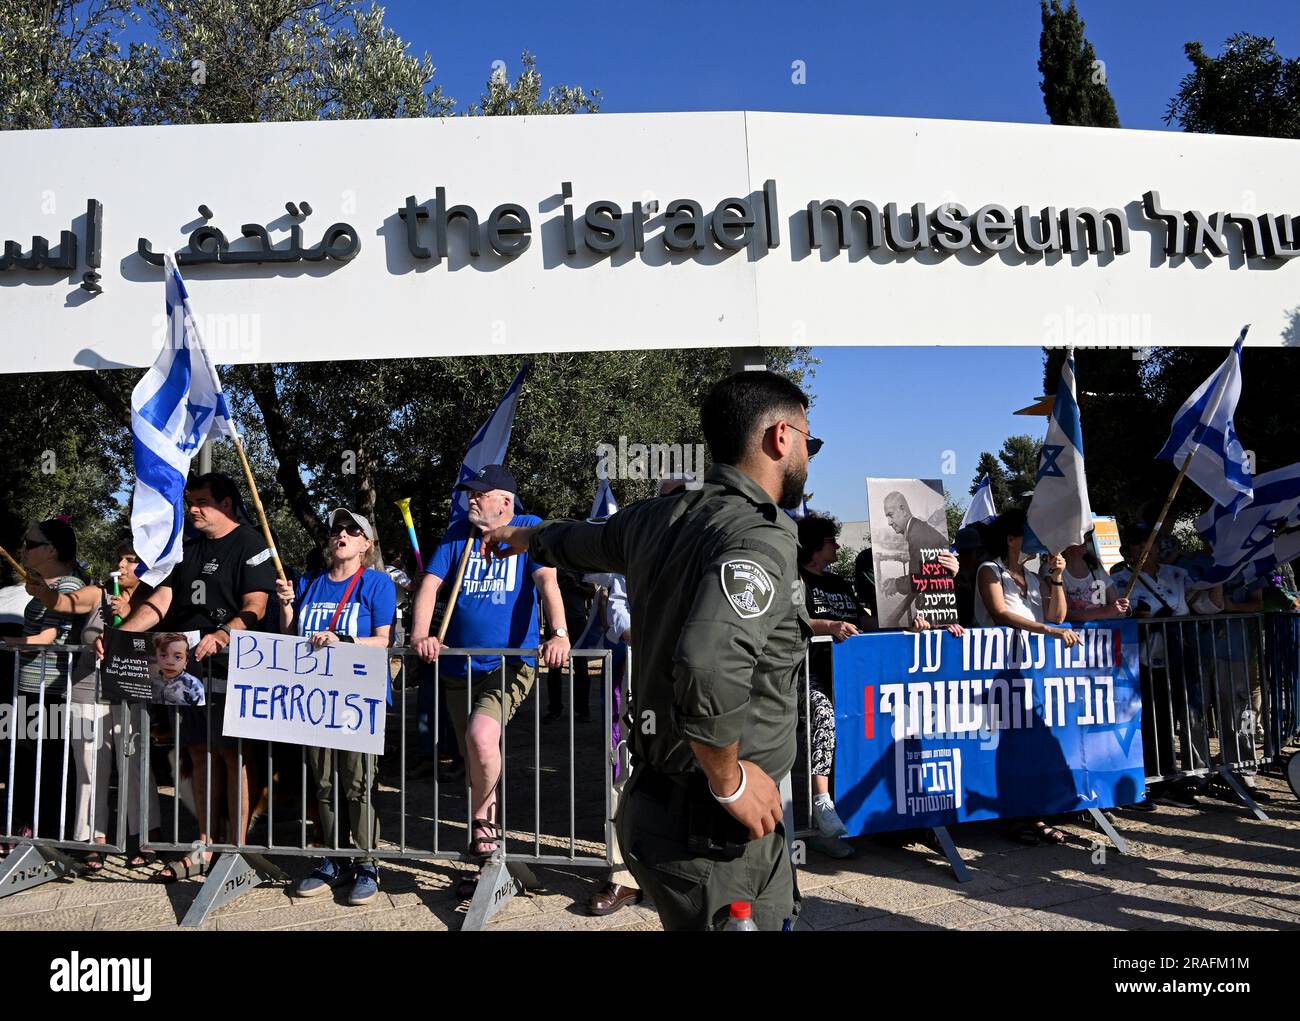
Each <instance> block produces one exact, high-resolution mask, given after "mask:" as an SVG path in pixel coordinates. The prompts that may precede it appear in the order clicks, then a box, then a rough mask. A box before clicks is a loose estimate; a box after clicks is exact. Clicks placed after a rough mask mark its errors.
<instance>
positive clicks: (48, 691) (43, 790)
mask: <svg viewBox="0 0 1300 1021" xmlns="http://www.w3.org/2000/svg"><path fill="white" fill-rule="evenodd" d="M22 556H23V566H24V568H25V569H26V571H27V575H28V577H29V578H32V579H34V580H36V583H37V584H40V583H41V582H42V581H43V583H44V585H45V586H46V587H48V588H50V589H51V590H52V591H53V592H55V593H61V594H70V593H72V592H76V591H77V590H78V589H80V588H82V587H84V586H85V584H86V579H85V575H84V573H83V572H82V569H81V566H80V565H79V564H78V562H77V537H76V533H75V532H74V531H73V529H72V526H71V525H69V524H68V523H67V522H66V521H63V520H62V519H60V518H51V519H50V520H48V521H42V522H41V523H40V524H35V523H33V524H31V525H29V526H28V528H27V532H26V535H25V536H24V539H23V554H22ZM82 623H83V617H82V616H81V615H79V614H77V613H75V612H66V613H65V612H58V611H56V610H51V609H50V608H48V607H47V606H46V605H45V604H44V603H43V602H41V600H40V599H38V598H36V597H35V596H31V597H30V598H29V599H28V601H27V607H26V609H25V610H24V613H23V633H22V634H21V635H20V636H17V637H14V638H10V639H8V642H9V644H10V645H17V646H28V647H48V648H50V649H55V648H57V647H59V646H63V645H67V644H69V643H70V642H71V641H72V640H73V639H74V638H75V637H77V636H79V635H80V633H81V625H82ZM18 664H19V666H18V674H17V682H18V683H17V690H16V691H14V692H13V694H14V698H15V701H17V699H19V698H21V699H23V700H24V701H25V702H27V703H30V704H31V705H33V706H36V705H40V706H45V707H48V706H50V705H51V704H54V703H57V702H62V701H63V700H64V695H65V692H66V691H67V683H68V680H69V678H70V677H71V675H72V666H73V664H72V656H71V654H69V653H64V654H62V655H60V654H58V653H55V652H49V653H45V652H19V653H18ZM11 683H12V682H11ZM11 690H12V689H11ZM45 718H48V717H45ZM9 740H10V741H11V742H13V743H14V745H16V747H14V748H13V752H14V766H13V769H14V779H13V785H12V787H10V790H12V791H13V818H14V823H13V825H14V832H15V833H16V834H18V835H20V836H32V835H33V832H35V833H36V834H38V835H40V836H44V837H48V838H50V839H62V837H63V834H61V833H59V832H58V829H59V819H60V815H61V814H62V813H61V812H60V807H61V805H60V800H61V795H62V791H63V778H62V770H61V763H62V760H63V742H62V740H61V737H60V735H53V736H51V735H50V734H48V733H47V734H45V735H44V736H43V737H41V738H34V737H28V736H22V737H20V736H19V735H18V734H17V733H13V734H11V735H10V737H9ZM38 760H39V764H40V789H39V790H36V780H37V776H36V774H37V764H38ZM33 792H35V798H36V800H35V802H33ZM38 807H39V813H38V811H37V809H38ZM38 816H39V817H38Z"/></svg>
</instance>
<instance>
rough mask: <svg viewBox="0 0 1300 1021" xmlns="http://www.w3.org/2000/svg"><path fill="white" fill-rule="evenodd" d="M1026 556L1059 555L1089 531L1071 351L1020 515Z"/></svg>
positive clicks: (1080, 429)
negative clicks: (1031, 491)
mask: <svg viewBox="0 0 1300 1021" xmlns="http://www.w3.org/2000/svg"><path fill="white" fill-rule="evenodd" d="M1026 516H1027V519H1028V520H1027V522H1026V525H1025V537H1024V539H1023V541H1022V545H1021V548H1022V549H1023V550H1024V551H1025V552H1026V553H1060V552H1062V551H1063V550H1064V549H1065V548H1066V547H1067V546H1075V545H1078V544H1079V543H1082V542H1083V537H1084V535H1086V534H1087V532H1088V530H1089V529H1090V528H1092V508H1091V507H1090V506H1089V505H1088V479H1087V476H1086V475H1085V473H1084V470H1083V429H1082V427H1081V426H1080V423H1079V404H1078V402H1077V401H1076V400H1075V389H1074V351H1073V349H1071V351H1070V354H1069V356H1068V357H1067V358H1066V359H1065V363H1064V364H1063V365H1062V366H1061V382H1060V384H1059V385H1058V386H1057V388H1056V400H1055V402H1054V403H1053V406H1052V417H1051V419H1050V420H1049V421H1048V423H1047V439H1046V440H1044V441H1043V454H1042V459H1041V460H1040V461H1039V465H1038V478H1037V479H1036V480H1035V482H1034V496H1033V499H1031V500H1030V501H1029V510H1028V511H1027V512H1026Z"/></svg>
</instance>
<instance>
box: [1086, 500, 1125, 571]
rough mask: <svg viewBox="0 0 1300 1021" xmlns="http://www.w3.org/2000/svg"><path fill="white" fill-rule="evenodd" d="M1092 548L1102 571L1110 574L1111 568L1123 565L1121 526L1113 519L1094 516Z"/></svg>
mask: <svg viewBox="0 0 1300 1021" xmlns="http://www.w3.org/2000/svg"><path fill="white" fill-rule="evenodd" d="M1092 548H1093V550H1094V551H1095V552H1096V554H1097V559H1098V560H1100V561H1101V569H1102V570H1103V571H1105V572H1106V573H1107V574H1110V571H1111V568H1113V567H1114V566H1115V565H1116V564H1122V563H1123V562H1124V558H1123V557H1122V556H1121V555H1120V551H1119V524H1118V522H1116V520H1115V519H1114V518H1112V517H1103V516H1102V515H1099V514H1094V515H1093V516H1092Z"/></svg>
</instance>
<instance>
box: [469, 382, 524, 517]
mask: <svg viewBox="0 0 1300 1021" xmlns="http://www.w3.org/2000/svg"><path fill="white" fill-rule="evenodd" d="M527 372H528V366H527V365H525V366H524V367H523V368H522V369H520V370H519V373H518V375H516V376H515V379H514V382H513V383H511V384H510V386H509V388H508V389H507V390H506V395H505V396H504V397H502V398H501V403H500V404H498V405H497V407H496V410H495V411H494V412H492V414H491V415H489V416H488V420H487V421H486V422H484V423H483V425H482V426H481V427H480V428H479V431H478V432H476V433H475V434H474V438H473V439H472V440H470V441H469V449H468V450H467V451H465V462H464V463H463V464H462V465H461V466H460V477H459V478H458V479H457V480H456V485H460V484H461V483H462V482H468V481H469V480H470V479H473V478H477V477H478V473H479V472H480V471H482V470H483V469H484V468H486V467H487V466H488V465H490V464H505V463H506V450H507V449H508V448H509V446H510V432H511V430H512V429H513V428H514V425H515V410H516V409H517V408H518V407H519V391H520V390H521V389H522V388H523V385H524V375H525V374H526V373H527ZM466 517H469V493H467V492H465V491H464V490H456V489H454V488H453V489H452V492H451V520H452V521H459V520H460V519H461V518H466Z"/></svg>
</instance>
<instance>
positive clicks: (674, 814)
mask: <svg viewBox="0 0 1300 1021" xmlns="http://www.w3.org/2000/svg"><path fill="white" fill-rule="evenodd" d="M807 408H808V398H807V397H806V396H804V394H803V393H802V392H801V391H800V390H799V388H798V387H797V386H795V385H794V384H793V383H791V382H790V381H789V380H787V379H784V378H782V377H781V376H778V375H776V374H775V373H771V372H742V373H738V374H736V375H734V376H731V377H729V378H727V379H725V380H723V381H722V382H720V383H719V384H718V385H717V386H715V387H714V389H713V391H712V393H710V394H709V396H708V398H707V399H706V400H705V402H704V406H703V407H702V408H701V409H700V419H701V424H702V426H703V431H704V438H705V440H706V441H707V443H708V445H709V451H710V453H711V455H712V460H713V467H712V468H711V469H710V470H709V472H708V474H707V475H705V477H704V482H703V485H702V486H701V487H700V488H699V489H697V490H695V491H693V492H687V493H683V494H680V495H677V496H673V497H670V498H658V499H654V500H646V501H643V502H641V503H638V504H636V505H634V506H632V507H629V508H626V509H625V510H622V511H620V512H619V513H618V514H615V515H614V516H613V517H611V518H609V519H608V520H607V521H606V522H605V523H603V524H588V523H586V522H573V521H549V522H546V523H545V524H542V525H540V526H537V527H517V526H505V527H500V528H495V529H492V530H490V531H488V532H486V533H485V535H484V537H483V550H484V552H485V553H488V554H490V555H492V556H494V557H506V558H508V557H509V556H510V555H512V554H514V553H519V552H522V551H524V550H527V551H528V556H529V557H531V558H532V562H534V563H538V564H554V565H558V566H564V567H569V568H572V569H575V570H579V571H588V572H594V571H606V572H616V573H619V574H622V575H624V576H625V577H626V578H627V588H628V601H629V605H630V609H631V614H632V619H633V620H634V621H636V622H637V623H636V648H637V652H638V655H637V660H636V665H635V667H634V670H635V675H634V678H633V684H632V703H633V704H632V727H631V745H632V755H633V760H632V761H633V769H632V776H631V779H630V780H629V781H628V786H627V788H626V789H625V791H624V794H623V798H622V800H621V801H620V804H619V812H618V818H617V821H616V825H617V828H618V838H619V842H620V844H621V845H622V848H623V851H624V854H625V855H626V858H627V864H628V866H629V868H630V869H631V871H632V874H633V876H635V878H636V880H637V882H638V883H639V884H640V886H641V888H642V889H643V890H645V891H647V892H648V893H649V894H650V896H651V898H652V899H653V900H654V904H655V907H656V909H657V910H658V912H659V918H660V920H661V921H662V922H663V925H664V928H665V929H697V930H700V929H717V928H721V927H722V926H723V925H724V924H725V923H726V921H727V918H728V915H729V908H730V906H731V905H732V903H733V902H736V901H745V902H748V903H749V905H750V907H751V910H752V917H753V919H754V921H755V922H756V923H757V925H758V927H759V928H760V929H778V930H779V929H781V928H783V927H784V926H786V925H788V924H791V923H792V921H793V916H794V913H795V904H794V900H795V889H794V874H793V871H792V869H791V866H790V858H789V855H788V854H787V852H786V838H785V833H784V830H783V827H782V804H781V796H780V794H779V792H778V784H779V783H780V782H781V780H782V778H783V777H785V776H786V774H787V773H789V771H790V767H791V765H792V764H793V763H794V759H795V719H796V715H797V706H796V702H797V690H798V688H797V683H796V675H797V673H798V672H799V669H800V667H801V666H802V664H803V658H804V649H805V646H806V643H807V638H808V635H809V634H810V633H811V628H810V627H809V625H808V615H807V612H806V610H805V609H804V595H803V586H802V584H801V583H800V581H799V572H798V567H797V566H796V559H797V557H796V552H797V547H798V542H797V533H796V530H795V525H794V522H793V521H792V520H791V519H790V518H789V517H788V516H787V515H786V514H784V513H782V510H781V509H782V508H793V507H796V506H798V504H799V502H800V500H801V499H802V497H803V488H804V483H805V482H806V481H807V477H808V459H809V458H810V457H811V456H812V455H814V454H815V453H817V451H818V450H819V449H820V447H821V445H822V444H821V440H818V439H815V438H814V437H812V436H811V435H810V434H809V431H808V414H807Z"/></svg>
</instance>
